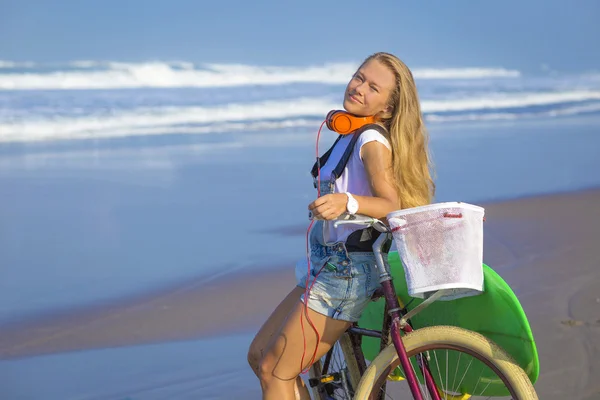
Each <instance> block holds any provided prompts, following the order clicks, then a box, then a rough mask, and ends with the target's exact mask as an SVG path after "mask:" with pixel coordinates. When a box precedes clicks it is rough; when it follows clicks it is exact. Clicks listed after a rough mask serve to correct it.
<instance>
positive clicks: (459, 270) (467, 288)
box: [387, 202, 484, 300]
mask: <svg viewBox="0 0 600 400" xmlns="http://www.w3.org/2000/svg"><path fill="white" fill-rule="evenodd" d="M483 216H484V209H483V208H482V207H478V206H474V205H472V204H467V203H460V202H451V203H436V204H431V205H426V206H421V207H414V208H410V209H405V210H400V211H394V212H392V213H390V214H388V216H387V218H388V221H389V224H390V227H391V228H392V232H393V236H394V242H395V243H396V247H397V248H398V253H399V255H400V258H401V260H402V264H403V266H404V273H405V275H406V283H407V285H408V294H409V295H410V296H412V297H419V298H425V297H427V296H428V295H429V294H432V293H433V292H435V291H437V290H441V289H447V290H446V294H445V295H444V296H443V297H442V298H440V300H452V299H456V298H459V297H466V296H473V295H477V294H480V293H481V292H482V291H483V265H482V264H483Z"/></svg>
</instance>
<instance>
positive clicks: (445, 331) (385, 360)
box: [355, 326, 538, 400]
mask: <svg viewBox="0 0 600 400" xmlns="http://www.w3.org/2000/svg"><path fill="white" fill-rule="evenodd" d="M402 341H403V343H404V346H405V348H406V351H407V353H408V356H409V357H412V356H414V355H416V354H419V353H422V352H425V351H432V350H438V349H439V350H443V349H446V350H448V349H450V350H458V351H460V352H463V353H466V354H469V355H471V356H473V357H475V358H477V359H479V361H481V362H483V363H484V364H485V365H487V366H488V367H489V368H491V369H492V370H493V371H494V372H495V373H496V374H497V375H498V377H499V378H500V379H502V381H503V382H504V384H505V385H506V387H507V389H508V390H509V391H510V393H511V396H513V398H514V399H517V400H537V399H538V397H537V394H536V392H535V389H534V388H533V385H532V384H531V381H530V380H529V377H528V376H527V374H526V373H525V371H523V369H522V368H521V367H520V366H519V365H518V364H516V363H515V362H514V361H513V359H512V358H511V357H510V356H509V355H508V354H507V353H506V352H505V351H504V350H502V349H501V348H500V347H499V346H498V345H496V344H495V343H494V342H493V341H491V340H489V339H487V338H486V337H484V336H483V335H480V334H479V333H476V332H473V331H468V330H465V329H462V328H458V327H454V326H431V327H426V328H422V329H417V330H415V331H413V332H411V333H409V334H407V335H405V336H403V337H402ZM398 365H399V359H398V354H397V352H396V349H395V347H394V345H393V344H390V345H388V346H387V347H386V348H385V349H384V350H383V351H382V352H381V353H379V354H378V355H377V357H376V358H375V359H374V360H373V361H372V362H371V364H370V365H369V367H368V368H367V370H366V371H365V373H364V375H363V377H362V379H361V381H360V383H359V385H358V387H357V388H356V392H355V400H368V399H369V398H370V396H371V395H372V393H377V392H379V388H380V387H381V386H382V385H383V384H384V383H385V382H386V380H387V378H388V376H389V374H390V373H391V371H394V369H395V368H396V367H397V366H398Z"/></svg>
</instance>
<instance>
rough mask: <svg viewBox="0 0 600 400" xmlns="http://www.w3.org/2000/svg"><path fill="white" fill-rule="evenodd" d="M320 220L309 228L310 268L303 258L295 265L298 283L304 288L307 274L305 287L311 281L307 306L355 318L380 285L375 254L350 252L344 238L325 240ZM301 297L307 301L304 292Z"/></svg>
mask: <svg viewBox="0 0 600 400" xmlns="http://www.w3.org/2000/svg"><path fill="white" fill-rule="evenodd" d="M323 223H324V221H321V220H318V221H315V224H314V225H313V228H312V229H311V232H310V236H309V245H310V272H309V271H308V263H307V261H306V260H303V261H300V262H298V264H297V265H296V279H297V281H298V286H300V287H301V288H305V289H306V280H307V277H308V287H309V288H310V287H311V285H312V289H311V290H310V292H309V293H308V307H309V308H310V309H312V310H314V311H316V312H318V313H320V314H323V315H326V316H328V317H330V318H334V319H339V320H344V321H350V322H356V321H358V320H359V319H360V316H361V314H362V312H363V311H364V309H365V307H366V306H367V305H368V304H369V302H370V301H371V296H372V295H373V292H375V289H377V288H378V287H379V285H380V284H379V272H378V271H377V264H376V262H375V255H374V254H373V253H372V252H364V253H363V252H360V253H359V252H350V253H349V252H348V251H347V249H346V246H345V244H344V243H343V242H337V243H332V244H326V243H325V241H324V240H323ZM384 260H385V255H384ZM317 273H318V274H317ZM315 277H316V280H315ZM313 282H314V285H313ZM301 300H302V302H305V301H306V300H305V296H304V294H302V296H301Z"/></svg>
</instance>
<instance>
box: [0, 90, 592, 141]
mask: <svg viewBox="0 0 600 400" xmlns="http://www.w3.org/2000/svg"><path fill="white" fill-rule="evenodd" d="M597 100H600V91H571V92H555V93H513V94H490V95H488V96H482V97H479V98H469V99H455V98H448V99H440V100H425V101H423V102H422V109H423V112H424V113H425V114H426V117H427V119H428V120H429V121H455V120H456V121H458V120H460V121H466V120H485V119H509V118H519V117H521V118H524V117H527V116H528V115H533V114H531V113H530V112H529V111H527V110H531V108H532V107H533V108H536V107H538V108H540V107H541V108H544V110H541V111H542V112H543V113H544V114H543V115H548V116H558V115H566V114H577V113H588V112H595V111H597V107H598V103H597ZM590 102H592V103H591V104H590ZM339 106H340V105H339V104H338V103H337V102H335V101H333V100H332V99H331V98H326V97H320V98H298V99H292V100H287V101H263V102H256V103H239V104H227V105H224V106H215V107H199V106H186V107H146V108H135V109H132V110H120V111H111V112H110V113H108V114H106V113H103V114H101V115H86V116H75V117H74V116H62V117H60V116H59V117H52V118H48V117H46V118H40V117H39V116H37V117H36V116H29V117H23V116H21V117H19V118H14V117H7V118H6V119H5V120H4V121H0V142H15V141H37V140H59V139H89V138H109V137H121V136H137V135H156V134H167V133H194V134H200V133H211V132H226V131H243V130H249V131H256V130H270V129H280V128H289V127H301V126H307V127H308V126H318V124H319V121H320V120H321V118H323V116H324V115H326V114H327V112H328V111H329V110H332V109H337V108H339ZM549 107H550V108H551V109H550V110H548V108H549ZM494 111H495V112H494ZM515 111H518V112H515ZM534 112H538V111H534ZM528 113H529V114H528ZM448 114H451V115H448ZM536 115H542V114H539V112H538V114H536Z"/></svg>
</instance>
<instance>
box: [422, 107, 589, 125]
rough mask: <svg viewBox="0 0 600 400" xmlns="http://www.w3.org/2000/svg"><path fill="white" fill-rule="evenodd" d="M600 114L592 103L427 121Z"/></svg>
mask: <svg viewBox="0 0 600 400" xmlns="http://www.w3.org/2000/svg"><path fill="white" fill-rule="evenodd" d="M597 112H600V103H591V104H585V105H580V106H572V107H560V108H557V109H553V110H545V111H538V112H522V113H510V112H503V113H485V114H477V113H468V114H457V115H436V114H430V115H427V117H426V120H427V121H429V122H466V121H498V120H516V119H523V118H540V117H563V116H569V115H582V114H588V113H597Z"/></svg>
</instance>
